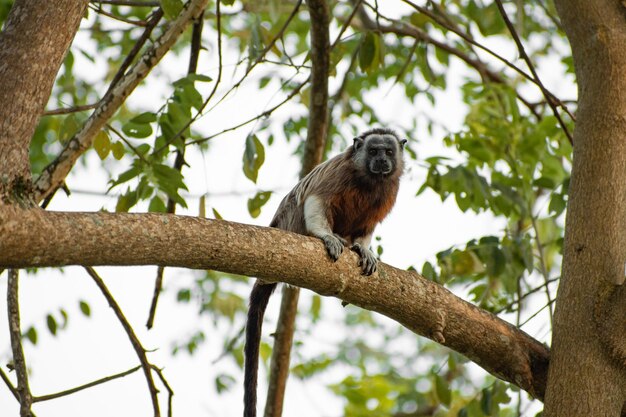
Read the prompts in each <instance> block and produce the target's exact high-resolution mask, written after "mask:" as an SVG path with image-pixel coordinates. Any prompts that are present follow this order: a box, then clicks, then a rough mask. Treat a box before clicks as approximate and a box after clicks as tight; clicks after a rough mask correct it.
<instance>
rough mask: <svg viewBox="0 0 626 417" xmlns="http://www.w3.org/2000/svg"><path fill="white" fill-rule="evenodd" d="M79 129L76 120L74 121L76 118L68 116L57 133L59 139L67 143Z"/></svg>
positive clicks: (71, 115)
mask: <svg viewBox="0 0 626 417" xmlns="http://www.w3.org/2000/svg"><path fill="white" fill-rule="evenodd" d="M79 128H80V124H79V123H78V120H76V116H74V115H73V114H70V115H69V116H67V117H66V118H65V119H64V120H63V124H62V125H61V130H60V132H59V139H60V140H61V142H63V143H65V142H67V141H68V140H69V139H71V138H72V136H74V134H75V133H76V132H77V131H78V129H79Z"/></svg>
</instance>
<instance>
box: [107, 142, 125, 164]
mask: <svg viewBox="0 0 626 417" xmlns="http://www.w3.org/2000/svg"><path fill="white" fill-rule="evenodd" d="M111 151H112V152H113V158H115V159H117V160H118V161H119V160H120V159H122V158H123V157H124V154H125V153H126V151H125V150H124V144H122V142H119V141H118V142H114V143H113V144H112V145H111Z"/></svg>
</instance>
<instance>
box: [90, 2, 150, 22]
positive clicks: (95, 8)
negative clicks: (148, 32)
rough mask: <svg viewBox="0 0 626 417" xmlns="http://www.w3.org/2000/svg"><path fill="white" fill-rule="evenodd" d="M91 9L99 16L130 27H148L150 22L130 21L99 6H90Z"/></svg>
mask: <svg viewBox="0 0 626 417" xmlns="http://www.w3.org/2000/svg"><path fill="white" fill-rule="evenodd" d="M89 8H90V9H91V10H93V11H94V12H96V13H98V14H101V15H103V16H106V17H110V18H111V19H113V20H117V21H118V22H122V23H128V24H129V25H133V26H140V27H146V26H148V22H146V21H145V20H135V19H128V18H126V17H123V16H118V15H116V14H113V13H109V12H107V11H106V10H104V9H103V8H102V6H100V5H98V6H92V5H90V6H89Z"/></svg>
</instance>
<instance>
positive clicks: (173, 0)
mask: <svg viewBox="0 0 626 417" xmlns="http://www.w3.org/2000/svg"><path fill="white" fill-rule="evenodd" d="M161 8H162V9H163V14H164V15H165V17H166V18H167V19H168V20H174V19H176V17H177V16H178V15H179V13H180V12H181V10H183V2H182V0H161Z"/></svg>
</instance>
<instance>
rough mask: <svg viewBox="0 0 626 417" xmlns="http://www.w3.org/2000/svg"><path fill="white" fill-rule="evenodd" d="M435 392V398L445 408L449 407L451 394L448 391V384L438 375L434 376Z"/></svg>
mask: <svg viewBox="0 0 626 417" xmlns="http://www.w3.org/2000/svg"><path fill="white" fill-rule="evenodd" d="M435 391H436V392H437V397H438V398H439V400H440V401H441V402H442V403H443V404H445V406H446V407H450V402H451V401H452V392H451V391H450V386H449V385H448V382H447V381H446V380H445V379H443V378H442V377H441V376H440V375H435Z"/></svg>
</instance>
